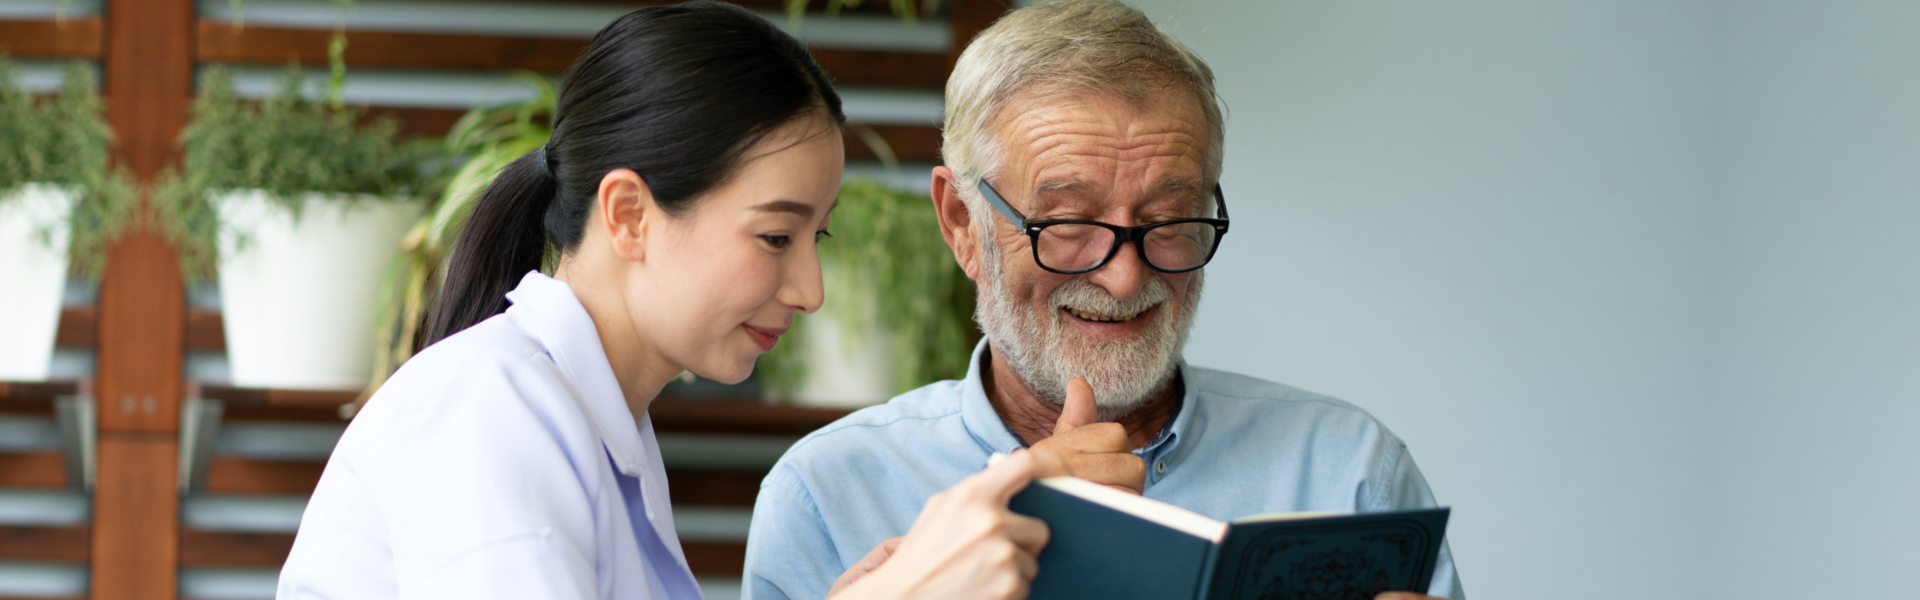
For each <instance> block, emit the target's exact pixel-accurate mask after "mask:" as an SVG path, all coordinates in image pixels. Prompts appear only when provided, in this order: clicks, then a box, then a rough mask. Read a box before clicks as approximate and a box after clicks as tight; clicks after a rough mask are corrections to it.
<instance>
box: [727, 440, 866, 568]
mask: <svg viewBox="0 0 1920 600" xmlns="http://www.w3.org/2000/svg"><path fill="white" fill-rule="evenodd" d="M790 469H791V468H790V467H779V468H776V469H775V470H774V472H773V473H770V474H768V475H767V479H766V480H765V481H763V482H762V483H761V484H760V496H759V498H757V499H756V500H754V503H753V524H752V526H751V528H750V529H749V530H748V532H747V562H746V566H745V568H744V571H743V577H742V582H741V598H742V599H743V600H815V599H818V598H825V597H826V596H827V591H828V590H829V589H832V587H833V580H835V579H838V578H839V577H840V574H841V573H843V572H845V571H846V567H845V565H842V564H840V560H839V556H840V555H839V553H838V552H836V551H835V550H834V545H833V540H832V538H831V537H829V536H828V535H827V527H826V523H825V522H824V521H823V520H822V519H821V518H820V511H819V510H818V509H817V508H815V506H814V504H813V496H812V495H811V494H809V493H808V492H807V489H806V486H804V485H802V484H801V482H800V480H799V478H798V477H796V476H794V474H793V472H792V471H791V470H790Z"/></svg>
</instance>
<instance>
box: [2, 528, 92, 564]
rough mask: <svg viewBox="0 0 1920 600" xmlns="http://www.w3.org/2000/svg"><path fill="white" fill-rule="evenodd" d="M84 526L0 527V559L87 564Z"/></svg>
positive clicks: (85, 530) (86, 535)
mask: <svg viewBox="0 0 1920 600" xmlns="http://www.w3.org/2000/svg"><path fill="white" fill-rule="evenodd" d="M90 540H91V537H90V536H89V535H88V533H87V528H86V527H85V526H73V527H39V526H31V525H0V560H33V561H51V562H86V560H87V545H88V543H89V542H90Z"/></svg>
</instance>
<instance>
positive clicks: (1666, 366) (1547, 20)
mask: <svg viewBox="0 0 1920 600" xmlns="http://www.w3.org/2000/svg"><path fill="white" fill-rule="evenodd" d="M1133 2H1134V3H1135V5H1137V6H1140V7H1141V8H1143V9H1144V10H1146V11H1147V12H1148V13H1149V14H1151V15H1152V16H1153V17H1154V18H1155V19H1156V20H1158V21H1160V22H1161V23H1162V24H1163V26H1166V27H1168V28H1169V29H1170V30H1172V31H1173V32H1174V33H1175V35H1177V36H1179V37H1180V38H1181V39H1182V40H1184V41H1186V42H1187V43H1188V44H1189V45H1191V46H1192V47H1193V48H1194V49H1195V50H1196V51H1198V52H1199V53H1200V54H1201V55H1202V56H1203V57H1204V58H1206V59H1207V60H1208V61H1209V63H1210V64H1211V65H1212V66H1213V68H1214V69H1215V71H1216V73H1217V75H1218V77H1219V80H1220V87H1221V92H1222V94H1223V95H1224V96H1225V98H1226V101H1227V103H1228V105H1229V108H1230V110H1231V113H1230V116H1229V121H1228V148H1227V169H1226V175H1225V181H1224V185H1225V189H1226V191H1227V197H1228V201H1229V205H1230V206H1231V207H1232V208H1233V210H1234V213H1233V214H1234V217H1235V221H1236V223H1235V229H1234V232H1233V234H1232V235H1230V236H1229V237H1228V238H1227V240H1226V245H1225V247H1224V248H1223V250H1222V252H1221V255H1220V257H1219V258H1218V259H1217V260H1216V262H1215V263H1214V266H1212V267H1210V268H1209V272H1210V273H1209V284H1210V285H1209V288H1208V291H1207V299H1206V300H1205V303H1204V305H1203V308H1202V312H1201V318H1200V322H1199V324H1198V326H1197V330H1196V332H1195V334H1194V339H1193V342H1192V343H1191V345H1190V347H1189V350H1188V353H1187V354H1188V357H1189V359H1190V360H1192V361H1193V362H1195V363H1198V364H1204V365H1210V366H1217V367H1223V368H1228V369H1233V370H1237V371H1242V372H1246V373H1250V374H1254V375H1259V376H1263V377H1267V378H1270V379H1274V380H1278V381H1282V382H1287V383H1291V384H1294V385H1298V386H1301V387H1305V388H1308V389H1313V390H1316V391H1321V392H1326V393H1330V394H1333V395H1336V396H1340V397H1343V398H1345V399H1348V400H1350V401H1353V402H1356V403H1358V404H1360V405H1362V406H1364V407H1366V408H1368V409H1370V410H1371V411H1373V412H1374V414H1375V415H1377V416H1379V417H1380V418H1382V419H1383V420H1385V421H1386V422H1387V423H1388V424H1389V426H1391V427H1393V428H1394V429H1395V430H1396V431H1397V432H1398V433H1400V434H1401V435H1402V437H1404V438H1406V439H1407V440H1408V442H1409V443H1410V444H1411V446H1412V449H1413V451H1414V455H1415V457H1416V458H1417V459H1418V460H1419V461H1420V464H1421V466H1422V468H1423V469H1424V470H1425V471H1426V473H1427V475H1428V478H1429V480H1430V482H1431V483H1432V484H1433V487H1434V490H1435V492H1436V493H1437V494H1438V496H1439V497H1440V500H1441V502H1442V503H1443V504H1448V505H1452V506H1454V507H1455V523H1454V525H1453V526H1452V528H1451V537H1452V540H1453V544H1454V550H1455V552H1456V554H1457V557H1458V560H1459V566H1460V569H1461V573H1462V577H1463V580H1464V581H1465V584H1466V587H1467V589H1468V591H1469V593H1470V594H1471V595H1472V596H1473V597H1475V598H1480V599H1489V598H1568V597H1571V598H1615V597H1625V598H1675V599H1678V598H1700V597H1708V598H1716V597H1729V598H1731V597H1757V598H1838V597H1862V596H1867V595H1894V594H1902V593H1906V594H1910V592H1911V590H1910V589H1908V588H1906V587H1904V586H1899V587H1897V586H1896V584H1897V583H1899V582H1900V581H1902V580H1903V579H1904V577H1902V575H1904V574H1905V573H1906V572H1908V571H1912V570H1914V569H1916V568H1920V545H1916V544H1914V543H1913V539H1914V538H1915V537H1916V536H1920V512H1916V510H1915V509H1916V508H1920V451H1916V450H1915V449H1914V446H1913V444H1912V442H1911V441H1910V440H1912V439H1913V438H1914V437H1915V433H1916V430H1917V429H1920V402H1916V401H1915V400H1916V395H1917V394H1916V393H1917V392H1920V369H1916V367H1920V310H1917V309H1920V228H1917V227H1916V225H1920V68H1916V67H1920V41H1916V40H1920V34H1915V33H1914V32H1916V31H1920V7H1916V6H1911V5H1909V6H1898V5H1894V4H1891V3H1881V4H1872V5H1867V4H1859V5H1850V6H1849V5H1841V4H1839V3H1831V2H1818V1H1815V0H1799V1H1793V2H1776V3H1771V4H1762V3H1732V2H1706V1H1702V2H1652V1H1625V2H1622V1H1608V0H1578V1H1572V0H1569V1H1559V2H1547V3H1541V2H1519V1H1510V2H1501V1H1497V0H1471V1H1465V2H1449V3H1432V2H1412V1H1399V2H1393V1H1370V2H1333V1H1324V0H1312V1H1309V0H1289V1H1277V2H1266V1H1263V2H1227V1H1219V0H1202V1H1194V0H1133Z"/></svg>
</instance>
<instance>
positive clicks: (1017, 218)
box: [975, 178, 1027, 229]
mask: <svg viewBox="0 0 1920 600" xmlns="http://www.w3.org/2000/svg"><path fill="white" fill-rule="evenodd" d="M975 187H978V188H979V189H980V196H981V197H984V198H986V199H987V204H991V205H993V209H994V210H997V211H1000V214H1002V215H1005V216H1006V217H1007V220H1008V221H1013V225H1014V226H1015V227H1019V228H1020V229H1026V228H1027V216H1026V215H1023V214H1020V211H1017V210H1014V209H1013V205H1011V204H1007V199H1006V198H1001V197H1000V192H996V191H994V189H993V186H991V185H987V180H986V179H985V178H981V179H980V185H978V186H975Z"/></svg>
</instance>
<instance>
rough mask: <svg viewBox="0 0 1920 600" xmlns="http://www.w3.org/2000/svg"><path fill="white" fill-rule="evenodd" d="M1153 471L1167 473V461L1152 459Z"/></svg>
mask: <svg viewBox="0 0 1920 600" xmlns="http://www.w3.org/2000/svg"><path fill="white" fill-rule="evenodd" d="M1153 472H1154V473H1158V474H1161V475H1165V474H1167V461H1164V460H1156V461H1153Z"/></svg>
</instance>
